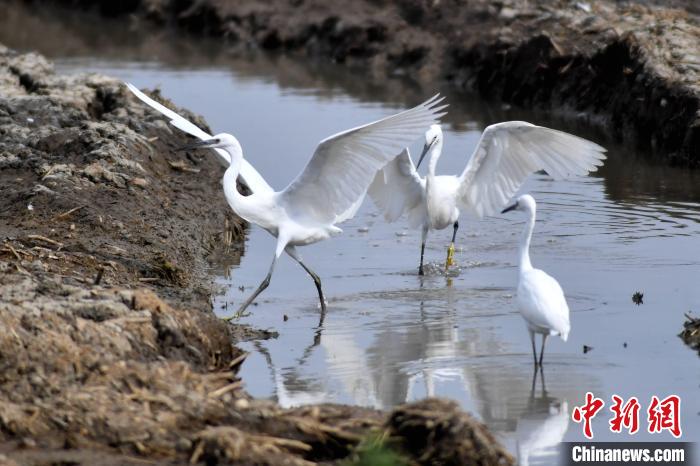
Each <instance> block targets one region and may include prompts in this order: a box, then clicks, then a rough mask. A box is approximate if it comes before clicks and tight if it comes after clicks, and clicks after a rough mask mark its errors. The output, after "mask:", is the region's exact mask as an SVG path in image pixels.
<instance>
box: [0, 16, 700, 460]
mask: <svg viewBox="0 0 700 466" xmlns="http://www.w3.org/2000/svg"><path fill="white" fill-rule="evenodd" d="M11 13H12V14H10V15H8V17H7V18H9V19H8V20H7V21H8V23H6V24H0V31H3V32H2V33H0V42H4V43H6V44H8V45H10V46H14V47H17V48H21V49H25V50H26V49H38V50H39V51H40V52H43V53H46V54H48V55H49V56H50V57H51V58H52V59H54V60H55V61H56V62H57V67H58V68H59V69H61V70H62V71H66V72H78V71H86V70H88V71H99V72H103V73H106V74H110V75H113V76H118V77H120V78H122V79H125V80H129V81H131V82H134V83H135V84H137V85H138V86H140V87H153V86H160V87H161V89H162V91H163V94H164V95H167V96H168V97H170V98H171V99H172V100H173V101H175V102H177V103H178V104H179V105H181V106H184V107H188V108H190V109H192V110H194V111H195V112H198V113H201V114H203V115H205V116H206V118H207V120H208V121H209V123H210V124H211V126H212V128H213V129H214V130H215V131H224V130H225V131H230V132H233V133H235V134H236V136H237V137H238V138H239V139H240V141H241V143H242V145H243V147H244V150H245V153H246V156H247V157H248V159H249V160H250V161H251V162H252V163H253V165H255V166H256V167H257V168H258V169H259V171H260V172H261V173H262V174H263V175H264V176H265V178H266V179H267V180H268V181H269V182H270V184H271V185H272V186H273V187H275V188H278V189H281V188H283V187H284V186H285V185H286V184H287V183H288V182H289V181H290V180H291V179H292V177H293V176H294V175H295V174H296V173H298V172H299V171H300V170H301V169H302V168H303V166H304V164H305V163H306V161H307V159H308V157H309V156H310V154H311V152H312V151H313V149H314V147H315V145H316V143H317V142H318V141H319V140H321V139H322V138H324V137H326V136H328V135H330V134H332V133H335V132H337V131H339V130H342V129H344V128H348V127H351V126H355V125H357V124H360V123H363V122H367V121H371V120H374V119H377V118H379V117H382V116H384V115H388V114H391V113H393V112H396V111H397V110H400V109H402V108H405V107H406V106H408V105H411V104H414V103H416V102H418V101H419V100H420V99H422V98H424V97H426V96H428V94H430V92H429V91H426V92H425V93H423V92H421V91H420V90H417V89H415V88H414V87H412V86H411V85H410V84H408V83H402V82H399V81H396V80H394V81H391V82H389V83H387V82H381V81H380V82H376V81H371V80H369V78H367V77H366V76H364V75H362V74H356V73H352V72H349V71H348V70H347V69H345V68H340V67H335V66H332V65H331V66H320V65H309V64H304V63H300V62H298V61H295V60H292V59H288V58H283V57H262V56H260V55H256V56H253V57H250V58H247V59H243V58H235V59H234V58H231V57H229V56H227V54H226V53H225V51H223V50H220V49H219V48H218V46H216V44H211V43H207V42H205V41H199V42H197V41H193V40H188V39H183V38H176V37H170V36H167V35H158V36H157V37H143V36H140V35H139V34H137V33H135V32H134V31H129V30H128V29H125V28H124V27H123V25H119V24H114V25H109V24H108V25H100V27H99V28H97V27H95V26H94V25H93V24H92V23H91V22H90V21H84V20H83V19H81V18H56V15H49V16H50V17H44V18H42V17H41V15H39V16H37V15H36V14H31V15H29V14H27V13H26V12H23V11H22V10H20V9H13V10H12V11H11ZM13 31H14V32H13ZM47 31H48V32H47ZM104 31H109V32H110V33H111V37H114V40H113V41H105V40H104V39H103V40H101V41H98V40H96V39H95V38H96V37H103V38H104V37H105V34H104ZM60 41H63V44H69V46H64V47H57V46H56V44H57V43H60ZM430 91H433V90H432V89H431V90H430ZM448 98H449V100H450V104H451V107H450V115H449V116H448V117H447V118H446V124H445V126H444V128H445V130H446V136H445V139H446V141H445V150H444V153H443V156H442V158H441V160H440V164H439V169H438V171H439V172H440V173H458V172H460V171H461V169H462V168H463V167H464V164H465V163H466V161H467V158H468V157H469V154H470V153H471V151H472V149H473V147H474V146H475V144H476V142H477V140H478V137H479V134H480V131H481V130H482V129H483V128H484V127H485V125H488V124H490V123H493V122H496V121H499V120H503V119H514V118H518V119H528V120H530V121H534V122H540V123H546V124H548V125H550V126H553V127H559V128H563V129H566V130H570V131H574V132H577V133H579V134H582V135H585V136H587V137H590V138H592V139H594V140H597V141H599V142H601V143H603V144H604V145H606V146H607V147H609V149H610V152H609V160H608V162H607V163H606V166H605V167H604V168H603V169H602V170H601V171H600V172H598V173H596V174H594V175H593V176H589V177H586V178H579V179H575V180H571V181H565V182H554V181H552V180H551V179H550V178H549V177H547V176H546V175H535V176H533V177H532V178H531V179H530V180H529V181H528V182H527V184H526V185H525V186H524V187H523V189H522V191H523V192H530V193H531V194H533V196H534V197H535V198H536V199H537V200H538V202H539V204H538V221H537V226H536V230H535V236H534V239H533V243H532V250H531V255H532V260H533V263H534V264H535V266H537V267H540V268H542V269H544V270H546V271H548V272H549V273H550V274H552V275H553V276H555V277H556V278H557V279H558V280H559V282H560V283H561V285H562V287H563V288H564V290H565V292H566V295H567V299H568V302H569V305H570V308H571V311H572V314H571V322H572V332H571V335H570V337H569V341H568V342H566V343H564V342H562V341H560V340H558V339H550V340H549V342H548V347H547V354H546V356H545V359H546V366H545V368H544V371H543V377H541V376H538V377H537V378H536V379H534V378H533V375H534V374H533V369H532V362H531V353H530V343H529V338H528V335H527V332H526V331H525V327H524V324H523V322H522V320H521V318H520V316H519V314H518V312H517V309H516V307H515V303H514V299H513V293H514V288H515V284H516V279H517V270H516V247H517V246H516V242H517V239H518V237H519V235H520V232H521V229H522V228H523V226H524V218H523V217H522V215H521V214H519V213H511V214H509V215H507V216H500V217H494V218H490V219H486V220H482V221H476V220H473V219H469V218H467V217H466V216H465V217H463V218H462V219H461V222H460V224H461V229H460V231H459V234H458V241H457V243H458V251H457V257H456V258H457V262H458V266H457V267H456V268H455V269H454V270H453V271H452V273H450V274H449V276H445V275H444V274H442V273H440V272H439V271H438V270H439V263H440V262H441V261H442V260H444V257H445V248H446V246H447V243H448V241H449V236H450V234H451V231H448V230H445V231H442V232H437V233H434V234H432V235H431V236H430V238H429V243H428V248H427V251H426V258H427V260H428V262H430V263H431V264H432V265H434V267H432V268H431V270H435V271H434V272H433V273H431V274H428V275H427V276H425V277H419V276H418V275H417V264H418V257H419V246H420V243H419V234H418V232H416V231H412V230H410V229H408V227H407V225H406V224H405V223H404V222H403V221H401V222H398V223H396V224H387V223H385V222H384V221H383V219H382V217H381V216H378V215H377V213H376V210H375V209H374V207H373V205H372V204H371V202H370V201H368V202H366V204H365V205H364V206H363V208H362V209H361V211H360V212H359V214H358V215H357V216H356V218H354V219H353V220H351V221H349V222H347V223H345V224H343V225H342V228H343V229H344V234H343V235H341V236H339V237H337V238H335V239H334V240H332V241H328V242H325V243H320V244H316V245H313V246H309V247H306V248H303V249H302V251H301V252H302V254H303V256H304V259H305V260H306V262H307V263H308V264H309V265H310V266H311V267H312V268H313V269H315V270H316V271H317V272H318V273H319V275H320V276H321V277H322V278H323V283H324V288H325V291H326V294H327V297H328V299H329V306H328V313H327V315H326V316H325V320H323V321H322V322H320V319H319V309H318V303H317V299H316V292H315V289H314V286H313V284H312V282H311V281H310V280H309V279H308V278H307V276H306V275H305V274H304V273H303V271H302V270H301V269H300V268H299V267H298V266H297V265H296V264H294V263H293V262H292V261H291V260H288V258H284V259H283V260H282V261H281V262H280V263H279V264H278V267H277V269H276V272H275V275H274V277H273V280H272V284H271V286H270V287H269V288H268V290H267V291H266V292H265V293H264V294H263V295H262V296H261V298H260V299H259V300H258V302H257V305H256V306H254V307H252V308H251V309H252V314H251V315H250V316H248V317H245V318H243V319H242V322H245V323H249V324H251V325H253V326H254V327H264V328H269V329H271V330H274V331H277V332H278V333H279V337H278V338H276V339H272V340H268V341H263V342H247V343H244V344H243V346H244V347H245V349H247V350H248V351H250V353H251V354H250V356H249V357H248V359H247V361H246V362H245V364H244V365H243V368H242V376H243V379H244V381H245V383H246V387H247V389H248V390H249V391H250V392H251V393H252V394H253V395H255V396H259V397H270V398H273V399H276V400H277V401H279V402H280V403H281V404H283V405H286V406H292V405H299V404H304V403H316V402H322V401H329V402H341V403H352V404H359V405H364V406H373V407H377V408H390V407H391V406H393V405H396V404H399V403H402V402H404V401H408V400H415V399H419V398H422V397H425V396H427V395H431V396H432V395H435V396H444V397H449V398H453V399H455V400H458V401H459V402H460V403H461V404H462V405H463V406H464V408H466V409H468V410H470V411H472V412H473V413H475V414H476V415H477V416H479V417H480V418H481V419H482V420H483V421H484V422H485V423H487V424H488V425H489V426H490V427H491V428H492V429H493V430H494V431H495V432H497V434H498V435H499V436H500V438H501V439H502V440H503V441H504V442H505V443H506V444H507V445H508V446H509V448H510V449H511V450H512V451H513V452H514V453H515V454H517V455H518V456H519V457H520V458H521V461H522V463H523V464H525V463H527V462H528V460H529V462H530V464H550V463H552V462H553V460H552V457H553V456H552V455H554V454H555V453H556V448H555V446H556V445H557V443H558V442H559V441H562V440H564V441H575V440H582V439H583V436H582V433H581V427H580V426H579V425H577V424H574V423H573V422H572V421H570V420H569V419H570V413H571V410H572V408H573V406H574V405H577V404H581V402H582V399H583V396H584V395H585V393H586V392H587V391H592V392H593V393H594V394H595V395H597V396H598V397H601V398H603V399H604V400H605V401H606V402H607V403H608V405H606V408H605V411H604V412H602V413H601V414H600V415H599V416H598V417H596V418H595V419H594V421H593V429H594V433H595V438H596V440H601V441H605V440H607V441H612V440H621V439H628V437H625V436H624V434H612V433H611V432H610V431H609V429H608V426H607V422H608V420H609V418H610V416H609V411H608V410H607V407H608V406H609V403H610V396H611V395H613V394H618V395H620V396H622V397H624V398H627V397H631V396H636V397H638V398H639V399H640V401H641V402H642V417H641V421H642V429H641V430H642V432H639V433H638V434H636V435H635V436H634V438H633V439H634V440H637V441H641V440H651V439H655V440H672V437H671V435H670V434H668V433H663V434H656V435H650V434H648V433H646V432H645V430H646V429H645V426H646V423H645V421H646V414H645V411H646V406H647V404H648V401H649V399H650V397H651V396H652V395H658V396H660V397H665V396H667V395H669V394H672V393H673V394H678V395H680V396H681V398H682V400H683V402H682V409H681V416H682V427H683V429H684V434H683V438H684V439H686V440H694V439H695V440H696V439H698V438H700V416H699V415H698V413H699V412H700V397H698V396H697V394H698V391H699V389H700V371H698V362H699V361H698V357H697V355H696V354H695V353H693V352H691V351H690V350H689V349H687V348H686V347H685V346H684V345H683V343H682V342H681V341H680V340H679V339H678V338H677V337H676V334H677V333H678V332H679V331H680V329H681V324H682V322H683V313H685V312H689V311H691V310H695V311H696V312H697V311H698V310H699V309H700V290H699V289H698V277H700V245H699V243H698V235H700V173H692V172H685V171H680V170H674V169H671V168H665V167H660V166H655V165H654V164H653V163H651V162H650V161H649V160H647V159H645V157H644V155H643V154H638V153H635V152H634V151H633V150H630V149H629V148H624V147H619V146H616V145H615V144H613V143H611V142H609V141H604V140H603V139H601V138H600V137H599V135H597V134H596V133H595V132H592V131H589V130H587V129H586V128H585V127H571V126H567V125H564V124H562V123H561V122H557V121H553V120H551V119H550V118H548V116H547V115H537V114H530V113H523V112H522V111H515V110H510V109H505V108H501V107H500V106H498V105H495V106H494V105H489V104H486V103H484V102H479V101H476V100H474V99H473V98H469V97H467V96H463V95H453V94H449V93H448ZM417 149H418V146H416V147H415V148H414V151H416V150H417ZM212 182H213V183H217V182H219V181H218V180H212ZM273 248H274V239H273V238H272V237H270V236H269V235H268V234H267V233H266V232H264V231H262V230H261V229H259V228H256V227H253V228H252V229H251V231H250V234H249V236H248V238H247V240H246V243H245V254H244V256H243V259H242V261H241V263H240V264H235V265H233V266H232V267H231V268H230V269H227V270H224V271H222V273H221V277H220V279H219V280H218V281H219V283H220V285H222V289H223V290H225V291H224V292H223V293H222V294H221V295H220V296H218V297H217V298H216V299H215V308H216V310H217V312H218V313H220V314H221V315H228V314H229V313H231V312H232V311H233V310H234V309H235V308H236V307H237V305H238V304H240V303H241V301H242V300H243V299H244V298H245V297H246V296H247V295H248V294H249V293H251V292H252V290H253V289H254V288H255V287H256V286H257V284H258V283H259V281H260V280H261V279H262V278H263V277H264V275H265V273H266V272H267V268H268V266H269V261H270V259H271V257H272V251H273ZM635 291H641V292H643V293H644V303H643V304H642V305H639V306H637V305H635V304H634V303H633V302H632V299H631V298H632V294H633V293H634V292H635ZM584 345H587V346H591V347H593V349H592V350H591V351H589V352H587V353H584V352H583V347H584Z"/></svg>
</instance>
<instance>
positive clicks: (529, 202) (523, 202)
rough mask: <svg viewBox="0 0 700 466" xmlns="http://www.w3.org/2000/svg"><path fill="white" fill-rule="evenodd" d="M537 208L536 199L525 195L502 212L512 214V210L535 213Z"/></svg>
mask: <svg viewBox="0 0 700 466" xmlns="http://www.w3.org/2000/svg"><path fill="white" fill-rule="evenodd" d="M536 208H537V203H536V202H535V198H534V197H532V196H530V195H529V194H523V195H522V196H520V197H518V198H517V199H516V200H515V202H514V203H513V204H511V205H509V206H508V207H506V208H505V209H503V210H502V211H501V213H502V214H505V213H506V212H510V211H511V210H523V211H525V212H534V211H535V209H536Z"/></svg>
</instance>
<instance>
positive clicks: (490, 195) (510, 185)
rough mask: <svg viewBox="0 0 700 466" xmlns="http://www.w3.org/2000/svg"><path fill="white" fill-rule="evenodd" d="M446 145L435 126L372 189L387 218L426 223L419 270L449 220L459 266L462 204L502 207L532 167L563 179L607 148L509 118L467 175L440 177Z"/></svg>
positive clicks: (492, 210)
mask: <svg viewBox="0 0 700 466" xmlns="http://www.w3.org/2000/svg"><path fill="white" fill-rule="evenodd" d="M442 145H443V135H442V129H441V128H440V126H438V125H433V126H431V127H430V128H429V129H428V131H427V132H426V133H425V145H424V147H423V153H422V154H421V156H420V158H419V159H418V164H417V166H414V165H413V161H412V160H411V156H410V154H409V151H408V149H404V150H403V152H401V153H400V154H399V155H398V156H397V157H396V158H394V159H393V160H392V161H391V162H389V163H388V164H387V165H386V166H385V167H384V168H383V169H382V170H381V171H380V172H378V173H377V176H376V177H375V179H374V181H373V182H372V185H371V186H370V188H369V190H368V193H369V195H370V197H371V198H372V200H373V201H374V203H375V204H376V205H377V207H378V208H379V209H380V210H381V211H382V212H383V213H384V217H385V218H386V220H387V221H390V222H393V221H395V220H397V219H398V218H399V217H401V216H402V215H403V214H404V213H405V214H407V216H408V221H409V225H410V226H411V227H412V228H418V227H420V228H421V232H422V237H421V252H420V265H419V267H418V273H419V274H420V275H423V273H424V271H423V256H424V254H425V242H426V239H427V237H428V232H429V231H430V230H442V229H444V228H447V227H448V226H450V225H452V227H453V231H452V241H451V243H450V246H449V248H448V253H447V260H446V261H445V269H447V268H448V267H449V266H450V265H452V263H453V260H454V259H453V258H454V242H455V238H456V236H457V229H458V228H459V223H458V219H459V215H460V209H461V210H465V211H467V212H469V213H470V214H472V215H474V216H476V217H477V218H482V217H484V216H487V215H494V214H497V213H498V212H499V211H500V210H501V209H502V208H503V207H504V206H505V205H506V203H507V202H508V200H510V198H511V197H512V196H513V195H514V194H515V192H516V191H517V190H518V188H520V186H521V185H522V184H523V182H524V181H525V180H526V179H527V177H528V176H529V175H530V174H532V173H534V172H537V171H539V170H546V172H547V173H548V174H549V175H550V176H551V177H553V178H554V179H556V180H558V179H563V178H568V177H570V176H572V175H586V174H587V173H589V172H591V171H595V170H596V169H597V167H598V166H600V165H602V164H603V160H604V159H605V155H604V153H605V149H604V148H603V147H601V146H599V145H598V144H595V143H593V142H591V141H588V140H586V139H583V138H580V137H578V136H574V135H572V134H568V133H565V132H562V131H558V130H554V129H550V128H544V127H542V126H535V125H533V124H530V123H526V122H524V121H507V122H504V123H498V124H495V125H491V126H489V127H487V128H486V129H485V130H484V132H483V134H482V135H481V139H480V140H479V143H478V144H477V146H476V149H474V153H473V154H472V156H471V158H470V159H469V162H468V163H467V165H466V167H465V168H464V171H463V172H462V174H461V175H459V176H455V175H440V176H438V175H436V174H435V171H436V168H437V162H438V159H439V158H440V155H441V153H442ZM427 154H430V159H429V162H428V174H427V176H426V177H421V176H420V175H419V174H418V171H417V169H418V167H420V164H421V162H422V161H423V159H424V158H425V157H426V155H427Z"/></svg>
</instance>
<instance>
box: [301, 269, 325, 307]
mask: <svg viewBox="0 0 700 466" xmlns="http://www.w3.org/2000/svg"><path fill="white" fill-rule="evenodd" d="M298 262H299V265H301V266H302V267H303V268H304V270H306V273H308V274H309V275H311V278H312V279H313V280H314V284H315V285H316V290H317V291H318V299H320V300H321V313H322V314H325V313H326V298H324V297H323V288H321V279H320V278H319V276H318V275H316V273H315V272H314V271H313V270H311V269H310V268H308V267H307V266H306V264H304V263H303V262H302V261H301V259H299V260H298Z"/></svg>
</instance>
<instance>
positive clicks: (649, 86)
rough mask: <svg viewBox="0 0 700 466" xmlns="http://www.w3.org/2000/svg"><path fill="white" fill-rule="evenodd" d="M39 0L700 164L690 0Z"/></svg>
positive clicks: (699, 65)
mask: <svg viewBox="0 0 700 466" xmlns="http://www.w3.org/2000/svg"><path fill="white" fill-rule="evenodd" d="M43 1H45V2H48V1H51V2H52V3H59V4H64V5H71V6H80V7H81V8H90V7H92V8H95V9H97V10H99V11H100V12H102V13H103V14H105V15H108V16H119V15H126V14H129V15H130V17H131V18H132V19H134V20H136V21H138V20H140V19H143V18H146V19H148V20H150V21H153V22H156V23H159V24H163V25H174V26H176V27H179V28H182V29H185V30H188V31H191V32H194V33H199V34H206V35H212V36H216V37H221V38H223V39H225V40H226V41H227V42H228V43H229V44H231V46H232V47H234V48H246V49H247V48H262V49H268V50H284V51H292V52H297V53H301V54H303V55H306V56H311V57H320V58H324V59H331V60H334V61H336V62H341V63H346V64H349V65H359V66H361V67H363V68H365V69H370V70H371V71H372V72H374V73H376V74H377V75H380V76H400V77H402V78H409V79H414V80H416V81H418V82H420V83H421V84H424V85H426V86H431V87H433V88H434V87H435V80H446V81H449V82H451V83H452V84H453V85H454V86H456V87H458V88H460V89H469V90H476V91H478V92H479V93H480V94H481V95H482V96H484V97H487V98H489V99H496V100H502V101H504V102H509V103H513V104H517V105H520V106H524V107H538V108H543V109H547V110H550V111H553V112H555V113H558V114H560V115H561V116H563V117H568V118H574V119H583V120H590V121H591V122H592V123H593V124H596V125H598V126H600V127H602V128H604V129H605V131H606V132H607V133H608V134H609V135H610V136H611V137H614V138H616V139H618V140H622V141H625V142H626V143H629V144H631V145H632V146H634V147H636V148H640V149H644V150H648V151H651V152H652V153H654V154H655V155H656V156H657V157H659V158H660V159H663V160H666V161H667V162H668V163H671V164H675V165H684V166H691V167H698V166H700V116H699V114H698V111H700V52H698V42H699V41H700V26H699V25H698V20H697V16H693V14H692V13H688V12H686V11H685V10H683V9H681V8H682V7H684V6H685V8H686V9H687V10H691V11H695V10H694V9H693V8H692V6H693V2H684V1H679V2H674V3H673V4H674V5H677V6H678V7H679V9H669V8H663V7H660V6H647V5H642V4H640V3H638V2H613V1H608V0H592V1H583V2H574V1H568V0H555V1H548V0H547V1H545V0H534V1H533V0H528V1H525V0H503V1H499V2H490V1H486V0H476V1H469V2H464V1H459V0H446V1H440V2H434V1H428V0H394V1H370V0H362V1H355V2H344V1H342V2H341V1H327V0H306V1H287V0H274V1H268V2H258V1H255V0H243V1H236V2H230V1H226V0H196V1H195V0H131V1H128V2H111V1H102V0H43ZM33 3H37V0H33ZM656 3H659V2H656ZM661 3H663V2H661Z"/></svg>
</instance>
